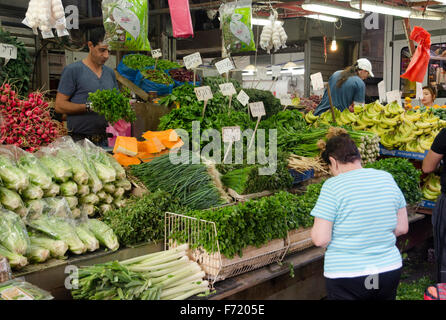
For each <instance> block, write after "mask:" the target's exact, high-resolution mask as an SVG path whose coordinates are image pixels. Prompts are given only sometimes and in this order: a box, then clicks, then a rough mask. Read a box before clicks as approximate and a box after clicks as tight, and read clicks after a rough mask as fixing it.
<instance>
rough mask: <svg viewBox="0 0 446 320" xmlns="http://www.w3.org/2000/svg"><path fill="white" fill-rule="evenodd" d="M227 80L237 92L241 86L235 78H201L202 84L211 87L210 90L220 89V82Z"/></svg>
mask: <svg viewBox="0 0 446 320" xmlns="http://www.w3.org/2000/svg"><path fill="white" fill-rule="evenodd" d="M227 82H231V83H232V84H233V85H234V88H235V90H236V91H237V92H238V91H240V89H241V88H242V85H241V84H240V82H238V81H237V80H235V79H229V81H226V78H224V77H206V78H204V79H203V85H204V86H209V87H211V89H212V92H217V91H220V84H223V83H227Z"/></svg>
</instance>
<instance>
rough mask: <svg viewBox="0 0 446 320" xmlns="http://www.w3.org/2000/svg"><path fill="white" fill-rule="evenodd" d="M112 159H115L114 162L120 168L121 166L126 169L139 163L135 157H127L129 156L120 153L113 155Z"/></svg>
mask: <svg viewBox="0 0 446 320" xmlns="http://www.w3.org/2000/svg"><path fill="white" fill-rule="evenodd" d="M113 158H115V159H116V161H118V162H119V164H120V165H121V166H123V167H128V166H131V165H137V164H140V163H141V160H139V159H138V158H136V157H129V156H127V155H125V154H122V153H115V154H114V155H113Z"/></svg>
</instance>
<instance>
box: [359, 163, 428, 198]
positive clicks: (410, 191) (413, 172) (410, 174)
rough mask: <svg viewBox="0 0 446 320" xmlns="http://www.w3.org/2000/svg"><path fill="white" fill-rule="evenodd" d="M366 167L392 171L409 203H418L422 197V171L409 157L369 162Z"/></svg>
mask: <svg viewBox="0 0 446 320" xmlns="http://www.w3.org/2000/svg"><path fill="white" fill-rule="evenodd" d="M365 167H366V168H373V169H378V170H384V171H387V172H388V173H390V174H391V175H392V176H393V179H395V182H396V184H397V185H398V187H399V188H400V189H401V192H402V193H403V195H404V198H405V199H406V202H407V203H408V204H416V203H418V202H419V201H420V200H421V198H422V192H421V188H420V177H421V171H420V170H418V169H416V168H415V166H414V165H413V164H412V163H411V162H410V161H409V160H407V159H403V158H386V159H381V160H378V161H376V162H374V163H369V164H367V165H366V166H365Z"/></svg>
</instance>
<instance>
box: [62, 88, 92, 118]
mask: <svg viewBox="0 0 446 320" xmlns="http://www.w3.org/2000/svg"><path fill="white" fill-rule="evenodd" d="M69 99H70V97H69V96H67V95H65V94H63V93H60V92H58V93H57V95H56V104H55V109H56V112H57V113H62V114H81V113H85V112H87V109H86V106H85V104H77V103H73V102H70V101H69Z"/></svg>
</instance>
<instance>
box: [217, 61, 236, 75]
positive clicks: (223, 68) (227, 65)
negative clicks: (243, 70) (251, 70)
mask: <svg viewBox="0 0 446 320" xmlns="http://www.w3.org/2000/svg"><path fill="white" fill-rule="evenodd" d="M215 67H216V68H217V71H218V73H219V74H223V73H227V72H229V71H230V70H232V69H234V65H233V64H232V61H231V60H230V59H229V58H226V59H223V60H221V61H219V62H217V63H215Z"/></svg>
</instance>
